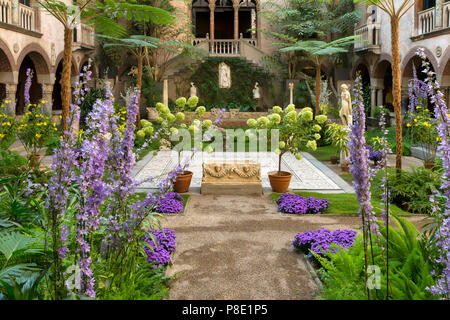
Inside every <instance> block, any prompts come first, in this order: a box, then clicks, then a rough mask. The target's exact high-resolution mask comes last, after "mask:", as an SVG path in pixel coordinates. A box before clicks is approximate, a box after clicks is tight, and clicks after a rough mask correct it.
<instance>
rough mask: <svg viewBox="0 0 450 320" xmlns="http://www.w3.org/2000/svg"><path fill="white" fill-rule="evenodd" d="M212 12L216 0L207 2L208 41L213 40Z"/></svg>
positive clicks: (214, 8)
mask: <svg viewBox="0 0 450 320" xmlns="http://www.w3.org/2000/svg"><path fill="white" fill-rule="evenodd" d="M214 10H216V0H209V39H210V40H214Z"/></svg>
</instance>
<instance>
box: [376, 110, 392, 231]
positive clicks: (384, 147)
mask: <svg viewBox="0 0 450 320" xmlns="http://www.w3.org/2000/svg"><path fill="white" fill-rule="evenodd" d="M380 113H381V116H380V122H379V125H380V127H381V130H382V131H383V135H382V137H381V139H380V148H379V151H378V152H379V153H380V157H379V160H378V161H377V169H378V170H383V171H384V172H383V177H382V178H381V185H380V188H381V190H382V191H383V192H382V193H381V202H380V205H381V219H382V220H383V221H384V224H385V225H386V224H387V219H388V218H389V217H387V216H386V204H387V202H388V201H389V188H388V172H387V155H388V154H389V153H392V150H391V148H390V147H389V142H388V140H387V134H388V133H389V131H388V130H386V121H385V115H386V111H385V108H384V107H383V106H380Z"/></svg>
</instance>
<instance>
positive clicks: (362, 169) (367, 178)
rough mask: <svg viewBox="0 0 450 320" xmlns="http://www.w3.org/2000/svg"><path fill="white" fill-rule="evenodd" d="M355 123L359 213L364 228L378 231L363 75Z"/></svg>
mask: <svg viewBox="0 0 450 320" xmlns="http://www.w3.org/2000/svg"><path fill="white" fill-rule="evenodd" d="M353 96H354V97H355V99H354V100H353V102H352V104H353V125H350V132H349V142H348V146H349V148H350V157H349V162H350V173H351V174H352V176H353V188H354V189H355V193H356V198H357V199H358V202H359V214H360V217H361V222H362V225H363V228H368V230H370V232H378V225H377V224H376V223H375V221H376V217H375V213H374V211H373V206H372V203H371V192H370V182H371V179H372V177H373V174H374V172H372V171H371V170H370V167H369V163H368V160H369V150H367V148H366V139H365V137H364V130H365V127H366V115H365V109H364V102H363V101H364V100H363V96H362V86H361V76H358V77H357V78H356V81H355V87H354V88H353Z"/></svg>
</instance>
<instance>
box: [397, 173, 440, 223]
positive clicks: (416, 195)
mask: <svg viewBox="0 0 450 320" xmlns="http://www.w3.org/2000/svg"><path fill="white" fill-rule="evenodd" d="M442 173H443V169H437V170H430V169H425V168H424V167H418V168H414V169H413V170H412V172H407V171H402V175H401V176H400V178H397V177H396V175H395V174H394V173H391V174H390V180H391V181H392V183H391V197H392V202H393V203H395V204H397V205H398V206H399V207H400V208H403V209H404V210H406V211H409V212H412V213H419V214H430V213H431V208H432V203H431V202H430V201H429V199H430V196H431V195H432V194H433V190H438V189H439V187H440V185H441V183H442V181H441V175H442Z"/></svg>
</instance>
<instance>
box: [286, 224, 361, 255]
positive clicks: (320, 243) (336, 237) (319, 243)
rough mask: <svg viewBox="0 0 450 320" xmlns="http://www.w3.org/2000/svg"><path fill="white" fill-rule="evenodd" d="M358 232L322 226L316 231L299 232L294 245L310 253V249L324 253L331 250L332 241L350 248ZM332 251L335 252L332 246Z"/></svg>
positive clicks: (342, 246)
mask: <svg viewBox="0 0 450 320" xmlns="http://www.w3.org/2000/svg"><path fill="white" fill-rule="evenodd" d="M356 233H357V232H356V231H354V230H336V231H330V230H328V229H325V228H320V229H318V230H316V231H306V232H300V233H297V234H296V235H295V237H294V240H293V241H292V245H293V246H294V247H295V248H296V249H299V250H301V251H303V252H305V253H309V250H311V251H314V252H315V253H318V254H323V253H324V252H328V251H329V250H330V244H332V243H334V244H337V245H339V246H340V247H341V248H344V249H348V248H350V247H351V246H353V243H354V241H355V237H356ZM322 250H323V251H322ZM331 251H332V252H334V249H333V248H332V249H331Z"/></svg>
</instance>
